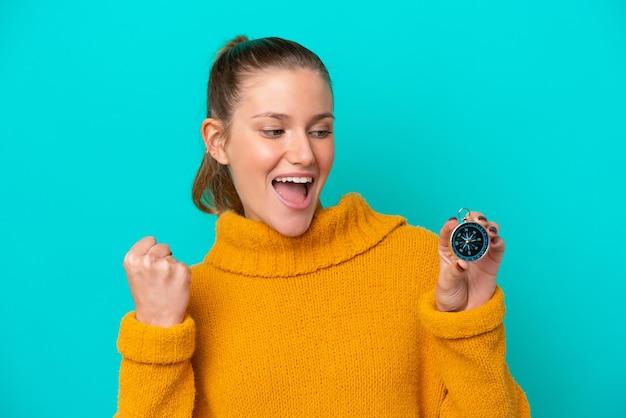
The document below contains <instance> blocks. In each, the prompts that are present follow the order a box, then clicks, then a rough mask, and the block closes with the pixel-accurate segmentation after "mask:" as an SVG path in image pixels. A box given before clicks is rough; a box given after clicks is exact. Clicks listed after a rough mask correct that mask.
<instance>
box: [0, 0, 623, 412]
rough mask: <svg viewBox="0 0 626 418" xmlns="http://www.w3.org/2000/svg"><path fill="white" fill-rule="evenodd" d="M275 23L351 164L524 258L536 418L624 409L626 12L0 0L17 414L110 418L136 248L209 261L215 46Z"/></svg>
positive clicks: (377, 185) (392, 193)
mask: <svg viewBox="0 0 626 418" xmlns="http://www.w3.org/2000/svg"><path fill="white" fill-rule="evenodd" d="M239 33H245V34H247V35H249V36H251V37H262V36H281V37H285V38H290V39H294V40H296V41H298V42H300V43H302V44H304V45H305V46H307V47H309V48H310V49H312V50H313V51H315V52H317V53H318V54H319V55H320V56H321V57H322V59H323V60H324V61H325V62H326V64H327V66H328V68H329V70H330V73H331V77H332V78H333V82H334V90H335V99H336V109H335V110H336V116H337V122H336V129H335V133H336V141H337V160H336V165H335V167H334V171H333V173H332V175H331V178H330V180H329V183H328V185H327V188H326V190H325V195H324V199H323V200H324V202H325V204H326V205H332V204H334V203H336V201H337V200H338V198H339V196H340V195H342V194H343V193H345V192H348V191H358V192H360V193H361V194H363V195H364V196H365V197H366V198H367V199H368V201H369V202H370V204H371V205H372V206H373V207H374V208H375V209H377V210H378V211H381V212H386V213H394V214H402V215H404V216H406V217H407V218H408V220H409V221H410V222H411V223H413V224H420V225H424V226H426V227H428V228H430V229H432V230H435V231H438V230H439V228H440V225H441V224H442V223H443V222H444V221H445V220H446V219H448V218H449V217H450V216H452V215H455V214H456V211H457V210H458V209H459V208H460V207H462V206H466V207H469V208H473V209H477V210H482V211H484V212H485V213H486V214H487V215H488V216H489V217H490V218H492V219H494V220H496V221H498V222H499V223H500V224H501V231H502V235H503V237H505V239H506V241H507V244H508V249H507V255H506V257H505V261H504V265H503V267H502V270H501V274H500V278H499V281H500V284H501V286H502V287H503V288H504V290H505V292H506V295H507V307H508V313H507V319H506V323H507V336H508V360H509V365H510V368H511V371H512V373H513V375H514V377H515V378H516V379H517V381H518V382H519V383H520V384H521V385H522V386H523V388H524V389H525V390H526V392H527V394H528V397H529V399H530V402H531V407H532V410H533V416H534V417H625V416H626V400H625V399H626V398H624V396H623V390H624V384H623V377H624V375H626V360H625V354H624V353H625V352H626V326H625V325H624V299H625V294H626V280H625V279H626V274H625V273H624V272H625V271H626V266H625V264H626V263H625V260H626V259H625V257H624V233H623V228H624V221H625V219H626V217H625V213H624V211H625V210H626V205H625V203H626V201H625V199H624V189H625V183H626V182H625V180H626V176H625V175H624V165H625V163H626V158H625V157H626V153H625V151H624V146H623V144H624V142H625V141H626V3H624V2H623V1H618V0H612V1H611V0H549V1H545V0H526V1H524V2H520V1H515V2H513V1H508V2H507V1H504V2H503V1H496V0H480V1H469V0H468V1H453V0H443V1H441V0H439V1H430V2H426V1H411V2H409V1H406V2H397V1H388V2H384V3H383V4H380V3H374V2H372V3H366V2H365V3H360V4H359V5H358V6H357V5H356V4H355V5H353V4H351V3H346V4H345V5H344V4H343V3H341V2H337V1H332V2H331V1H326V0H320V1H317V2H300V3H298V2H293V1H276V2H271V3H270V2H258V1H249V0H241V1H237V2H226V1H222V2H208V1H205V2H201V1H187V2H180V3H179V4H178V5H177V6H174V5H173V4H172V3H171V2H165V1H154V0H153V1H145V0H140V1H135V2H127V1H121V0H113V1H109V2H106V3H105V2H98V3H94V2H81V1H77V0H59V1H55V2H45V1H36V0H24V1H19V2H18V1H13V2H8V1H3V2H2V3H0V181H1V183H0V187H1V188H0V200H1V204H0V245H1V248H0V257H1V260H0V263H1V264H0V278H1V280H0V284H1V290H0V325H1V330H2V331H1V334H0V335H1V337H0V338H1V341H0V370H1V372H0V374H1V378H0V415H1V416H3V417H38V416H47V417H50V416H58V417H86V416H89V417H91V416H93V417H96V416H111V415H112V414H113V412H114V411H115V408H116V396H117V373H118V367H119V361H120V357H119V354H118V353H117V351H116V348H115V341H116V337H117V330H118V324H119V320H120V318H121V317H122V315H123V314H124V313H125V312H126V311H128V310H131V309H132V300H131V298H130V295H129V292H128V288H127V284H126V282H125V276H124V272H123V269H122V266H121V261H122V257H123V255H124V253H125V252H126V251H127V249H128V248H129V247H130V245H131V244H132V243H133V242H135V241H136V240H137V239H139V238H141V237H142V236H144V235H148V234H150V235H154V236H156V237H157V238H158V239H159V240H160V241H164V242H167V243H169V244H170V245H171V247H172V248H173V251H174V253H175V254H176V256H177V257H178V258H179V259H181V260H183V261H185V262H187V263H189V264H193V263H197V262H199V261H201V259H202V257H203V256H204V254H205V253H206V251H207V250H208V249H209V248H210V245H211V243H212V241H213V237H214V235H213V234H214V232H213V228H214V221H215V219H214V217H212V216H209V215H203V214H201V213H200V212H199V211H197V210H196V209H195V208H194V206H193V205H192V203H191V198H190V185H191V181H192V179H193V176H194V174H195V171H196V169H197V166H198V164H199V161H200V159H201V157H202V153H203V146H202V143H201V138H200V135H199V125H200V122H201V120H202V119H203V117H204V113H205V103H204V100H205V97H204V95H205V87H206V78H207V74H208V71H209V68H210V65H211V61H212V57H213V54H214V51H216V50H217V49H218V48H219V47H221V46H222V44H223V43H224V42H225V41H227V40H229V39H230V38H232V37H233V36H235V35H237V34H239Z"/></svg>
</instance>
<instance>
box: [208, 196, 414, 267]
mask: <svg viewBox="0 0 626 418" xmlns="http://www.w3.org/2000/svg"><path fill="white" fill-rule="evenodd" d="M405 223H406V221H405V219H404V218H402V217H400V216H389V215H382V214H379V213H376V212H374V211H373V210H372V209H371V208H370V207H369V206H368V205H367V203H366V202H365V200H364V199H363V198H362V197H361V196H360V195H358V194H356V193H350V194H347V195H345V196H344V197H343V198H342V199H341V200H340V202H339V204H337V206H333V207H329V208H326V209H320V210H318V211H317V212H316V214H315V216H314V217H313V220H312V222H311V226H309V229H308V230H307V231H306V232H305V233H304V234H302V235H300V236H298V237H286V236H284V235H281V234H280V233H278V232H276V231H275V230H273V229H272V228H270V227H269V226H267V225H266V224H264V223H262V222H258V221H253V220H250V219H246V218H244V217H242V216H239V215H237V214H235V213H234V212H226V213H223V214H222V215H220V217H219V218H218V220H217V223H216V237H215V244H214V245H213V248H212V249H211V251H209V253H208V254H207V256H206V257H205V262H206V263H208V264H211V265H213V266H215V267H217V268H218V269H221V270H225V271H229V272H232V273H236V274H242V275H245V276H256V277H290V276H296V275H300V274H306V273H311V272H313V271H316V270H319V269H323V268H326V267H329V266H332V265H336V264H339V263H342V262H344V261H347V260H349V259H351V258H352V257H355V256H356V255H358V254H361V253H364V252H365V251H367V250H368V249H370V248H372V247H373V246H375V245H376V244H378V243H379V242H380V241H382V240H383V239H384V238H385V237H386V236H387V235H388V234H389V233H391V231H393V230H394V229H396V228H397V227H399V226H400V225H404V224H405Z"/></svg>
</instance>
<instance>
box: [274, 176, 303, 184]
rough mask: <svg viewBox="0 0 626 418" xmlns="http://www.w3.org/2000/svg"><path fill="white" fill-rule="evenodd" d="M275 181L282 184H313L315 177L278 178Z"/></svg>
mask: <svg viewBox="0 0 626 418" xmlns="http://www.w3.org/2000/svg"><path fill="white" fill-rule="evenodd" d="M274 181H280V182H281V183H287V182H290V183H311V182H313V177H278V178H277V179H275V180H274Z"/></svg>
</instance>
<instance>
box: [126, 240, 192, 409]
mask: <svg viewBox="0 0 626 418" xmlns="http://www.w3.org/2000/svg"><path fill="white" fill-rule="evenodd" d="M124 269H125V270H126V276H127V278H128V283H129V286H130V290H131V294H132V297H133V300H134V302H135V312H131V313H129V314H127V315H126V316H125V317H124V318H123V319H122V323H121V326H120V333H119V337H118V350H119V351H120V353H121V354H122V364H121V367H120V387H119V399H118V411H117V413H116V415H115V416H116V417H121V418H125V417H191V416H192V413H193V405H194V395H195V389H194V375H193V370H192V367H191V361H190V359H191V356H192V355H193V352H194V349H195V325H194V322H193V320H192V318H191V317H189V316H185V312H186V310H187V305H188V303H189V286H190V282H191V273H190V271H189V268H188V267H187V266H186V265H185V264H183V263H179V262H178V261H177V260H176V259H175V258H174V257H173V256H172V252H171V251H170V249H169V247H168V246H167V245H165V244H157V243H156V240H155V239H154V238H152V237H146V238H143V239H141V240H140V241H138V242H137V243H136V244H135V245H134V246H133V247H132V248H131V249H130V251H129V252H128V253H127V254H126V257H124Z"/></svg>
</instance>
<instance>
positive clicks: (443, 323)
mask: <svg viewBox="0 0 626 418" xmlns="http://www.w3.org/2000/svg"><path fill="white" fill-rule="evenodd" d="M419 312H420V317H421V318H422V322H423V323H424V326H425V327H426V329H427V330H428V331H429V332H430V333H431V334H432V336H433V337H434V343H435V345H436V350H434V351H435V353H436V354H435V355H436V356H437V359H436V361H437V364H438V368H439V371H440V373H441V378H442V380H443V382H444V385H445V393H446V395H445V398H444V400H443V403H442V405H441V411H440V416H441V417H444V418H449V417H477V418H488V417H530V409H529V405H528V401H527V399H526V395H525V394H524V392H523V391H522V390H521V388H520V387H519V386H518V385H517V383H516V382H515V381H514V380H513V377H512V376H511V374H510V372H509V369H508V366H507V364H506V359H505V350H506V347H505V335H504V325H503V322H502V321H503V319H504V313H505V308H504V296H503V293H502V290H501V289H500V288H497V289H496V292H495V294H494V296H493V297H492V298H491V300H490V301H489V302H487V303H486V304H484V305H483V306H480V307H478V308H475V309H472V310H469V311H464V312H439V311H438V310H437V309H436V304H435V294H434V291H433V292H429V293H427V294H425V295H423V296H422V298H421V299H420V303H419Z"/></svg>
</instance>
